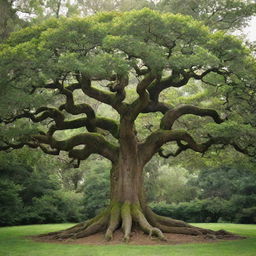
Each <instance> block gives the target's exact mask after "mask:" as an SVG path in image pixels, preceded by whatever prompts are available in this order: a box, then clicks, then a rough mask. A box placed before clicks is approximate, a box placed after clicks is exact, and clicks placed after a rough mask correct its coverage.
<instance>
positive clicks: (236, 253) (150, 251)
mask: <svg viewBox="0 0 256 256" xmlns="http://www.w3.org/2000/svg"><path fill="white" fill-rule="evenodd" d="M71 225H72V224H48V225H32V226H16V227H4V228H0V256H49V255H51V256H117V255H118V256H135V255H136V256H149V255H150V256H161V255H163V256H168V255H170V256H256V225H240V224H238V225H236V224H196V225H197V226H199V227H204V228H210V229H214V230H217V229H226V230H227V231H231V232H234V233H236V234H240V235H244V236H248V239H245V240H238V241H226V242H219V243H209V244H185V245H184V244H183V245H160V246H149V245H147V246H135V245H109V246H88V245H62V244H47V243H39V242H33V241H31V240H29V239H27V238H25V237H24V236H29V235H36V234H41V233H46V232H50V231H55V230H59V229H64V228H68V227H69V226H71Z"/></svg>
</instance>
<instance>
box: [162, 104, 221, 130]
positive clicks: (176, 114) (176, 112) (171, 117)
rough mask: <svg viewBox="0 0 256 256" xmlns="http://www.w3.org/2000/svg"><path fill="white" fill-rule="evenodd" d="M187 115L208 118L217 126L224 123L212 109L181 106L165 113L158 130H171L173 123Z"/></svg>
mask: <svg viewBox="0 0 256 256" xmlns="http://www.w3.org/2000/svg"><path fill="white" fill-rule="evenodd" d="M187 114H193V115H197V116H201V117H203V116H209V117H211V118H212V119H213V120H214V121H215V123H217V124H220V123H222V122H224V120H223V119H221V118H220V116H219V114H218V113H217V111H215V110H213V109H206V108H199V107H195V106H192V105H182V106H179V107H177V108H173V109H170V110H168V111H167V112H166V113H165V115H164V116H163V118H162V120H161V124H160V128H161V129H164V130H169V129H172V126H173V124H174V122H175V121H176V120H177V119H179V118H180V117H181V116H183V115H187Z"/></svg>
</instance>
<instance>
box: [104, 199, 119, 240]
mask: <svg viewBox="0 0 256 256" xmlns="http://www.w3.org/2000/svg"><path fill="white" fill-rule="evenodd" d="M120 218H121V213H120V204H119V203H115V204H114V205H113V206H112V208H111V211H110V221H109V226H108V229H107V231H106V233H105V239H106V240H107V241H109V240H112V239H113V232H114V231H115V230H116V229H117V228H118V227H119V225H120Z"/></svg>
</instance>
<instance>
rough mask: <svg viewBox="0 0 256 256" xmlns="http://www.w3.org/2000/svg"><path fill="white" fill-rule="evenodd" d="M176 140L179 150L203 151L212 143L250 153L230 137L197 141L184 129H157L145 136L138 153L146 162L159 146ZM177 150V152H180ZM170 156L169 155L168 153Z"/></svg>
mask: <svg viewBox="0 0 256 256" xmlns="http://www.w3.org/2000/svg"><path fill="white" fill-rule="evenodd" d="M172 141H176V142H177V143H178V146H179V147H180V150H181V151H184V150H186V149H192V150H194V151H196V152H200V153H205V152H206V151H207V150H208V149H209V148H210V147H211V146H212V145H217V144H219V145H231V146H233V147H234V149H236V150H237V151H239V152H241V153H244V154H247V155H249V156H250V155H251V154H250V152H249V151H248V150H247V149H246V148H242V147H240V146H239V145H238V144H237V143H235V142H234V141H232V139H231V138H226V137H216V138H214V137H210V138H209V139H208V140H207V141H206V142H203V143H197V142H196V141H195V140H194V138H193V137H192V136H191V135H190V134H189V133H188V132H186V131H180V130H176V131H175V130H158V131H156V132H154V133H152V134H151V135H150V136H148V137H147V139H146V140H145V142H144V143H142V144H141V145H140V148H139V150H140V153H141V155H142V156H143V161H144V163H147V162H148V161H149V160H150V159H151V158H152V156H153V155H154V154H155V153H157V152H159V151H160V152H161V147H162V146H163V145H164V144H166V143H167V142H172ZM183 142H185V144H184V143H183ZM180 150H178V154H179V153H181V152H179V151H180ZM170 156H171V155H170Z"/></svg>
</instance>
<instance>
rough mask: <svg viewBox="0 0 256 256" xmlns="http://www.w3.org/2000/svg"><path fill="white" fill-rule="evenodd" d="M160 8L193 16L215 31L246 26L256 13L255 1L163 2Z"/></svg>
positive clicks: (200, 0) (176, 0) (167, 0)
mask: <svg viewBox="0 0 256 256" xmlns="http://www.w3.org/2000/svg"><path fill="white" fill-rule="evenodd" d="M158 8H160V9H161V10H162V11H170V12H173V13H181V14H185V15H189V16H192V17H193V18H195V19H197V20H200V21H203V22H204V23H205V25H207V26H209V27H210V28H211V29H213V30H216V29H222V30H226V31H227V30H229V31H230V30H231V31H232V30H233V31H234V30H235V29H240V28H242V27H244V26H246V25H247V24H248V21H249V20H250V18H251V16H252V15H254V14H255V12H256V4H255V1H251V0H217V1H212V0H207V1H205V0H199V1H195V0H189V1H186V2H185V1H181V0H162V1H160V2H159V4H158Z"/></svg>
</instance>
